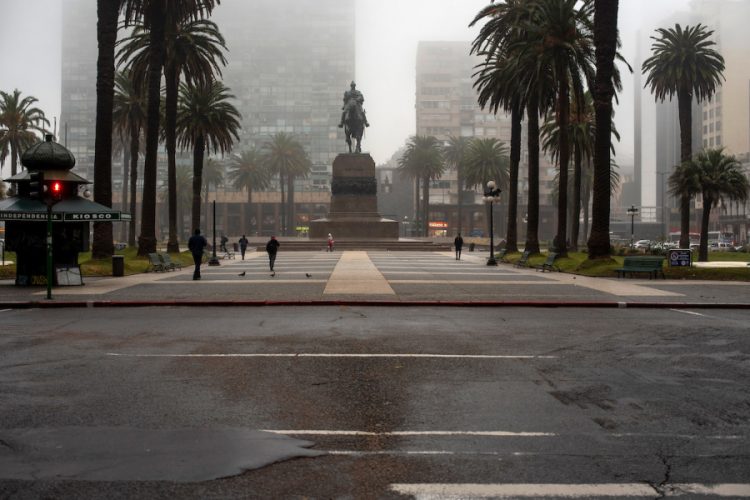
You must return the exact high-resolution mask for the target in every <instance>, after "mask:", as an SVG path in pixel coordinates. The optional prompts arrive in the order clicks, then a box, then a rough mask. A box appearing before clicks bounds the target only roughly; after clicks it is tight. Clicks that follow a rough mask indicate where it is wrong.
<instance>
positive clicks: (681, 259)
mask: <svg viewBox="0 0 750 500" xmlns="http://www.w3.org/2000/svg"><path fill="white" fill-rule="evenodd" d="M691 261H692V253H691V252H690V250H687V249H684V248H676V249H674V250H670V251H669V267H690V265H691V263H692V262H691Z"/></svg>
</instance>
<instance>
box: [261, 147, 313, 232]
mask: <svg viewBox="0 0 750 500" xmlns="http://www.w3.org/2000/svg"><path fill="white" fill-rule="evenodd" d="M262 152H263V157H264V163H265V166H266V168H267V169H268V171H269V173H270V174H271V175H278V176H279V187H280V189H281V234H283V235H289V234H291V233H292V232H293V229H292V227H291V226H293V225H294V179H295V178H296V177H305V176H307V174H308V173H309V172H310V159H309V157H308V156H307V153H306V152H305V148H303V147H302V144H301V143H300V142H299V141H298V140H297V139H296V138H295V137H294V136H292V135H290V134H287V133H285V132H277V133H276V134H274V135H273V136H272V137H271V139H270V140H269V141H267V142H266V143H265V144H263V148H262ZM285 184H286V185H285Z"/></svg>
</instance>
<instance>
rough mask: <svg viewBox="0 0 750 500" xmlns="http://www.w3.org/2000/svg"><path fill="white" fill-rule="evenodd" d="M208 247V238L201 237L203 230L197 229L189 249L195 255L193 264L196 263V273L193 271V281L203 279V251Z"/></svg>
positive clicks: (191, 238) (189, 242)
mask: <svg viewBox="0 0 750 500" xmlns="http://www.w3.org/2000/svg"><path fill="white" fill-rule="evenodd" d="M207 246H208V242H207V241H206V238H204V237H203V235H201V230H200V229H196V230H195V233H193V235H192V236H191V237H190V239H189V240H188V249H189V250H190V253H191V254H193V262H195V271H193V279H194V280H199V279H201V261H202V260H203V250H205V248H206V247H207Z"/></svg>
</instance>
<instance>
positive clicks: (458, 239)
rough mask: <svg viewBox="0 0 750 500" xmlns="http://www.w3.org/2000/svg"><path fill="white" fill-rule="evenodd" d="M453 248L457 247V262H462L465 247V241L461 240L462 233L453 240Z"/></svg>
mask: <svg viewBox="0 0 750 500" xmlns="http://www.w3.org/2000/svg"><path fill="white" fill-rule="evenodd" d="M453 246H455V247H456V260H461V248H462V247H463V246H464V239H463V238H461V233H458V234H457V235H456V238H455V239H454V240H453Z"/></svg>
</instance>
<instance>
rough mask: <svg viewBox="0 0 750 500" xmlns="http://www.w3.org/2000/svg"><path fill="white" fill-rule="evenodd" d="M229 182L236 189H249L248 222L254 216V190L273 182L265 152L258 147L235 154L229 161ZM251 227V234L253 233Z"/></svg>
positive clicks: (263, 187) (266, 186)
mask: <svg viewBox="0 0 750 500" xmlns="http://www.w3.org/2000/svg"><path fill="white" fill-rule="evenodd" d="M229 168H230V170H229V182H231V183H232V186H234V188H235V189H240V190H241V189H244V190H246V191H247V214H248V216H247V223H248V224H250V221H251V220H252V218H253V215H252V214H253V210H252V206H253V190H256V191H257V190H262V189H266V188H268V186H269V185H270V183H271V175H270V172H269V171H268V168H267V166H266V163H265V161H264V158H263V154H262V153H261V152H260V150H258V149H255V148H253V149H248V150H245V151H242V152H241V153H240V154H239V155H234V156H232V158H231V159H230V162H229ZM253 229H255V230H257V227H255V228H253V227H252V225H251V227H250V234H253Z"/></svg>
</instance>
